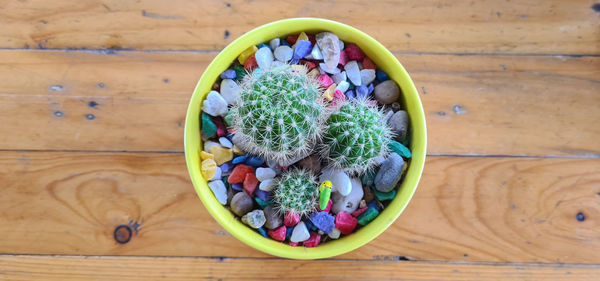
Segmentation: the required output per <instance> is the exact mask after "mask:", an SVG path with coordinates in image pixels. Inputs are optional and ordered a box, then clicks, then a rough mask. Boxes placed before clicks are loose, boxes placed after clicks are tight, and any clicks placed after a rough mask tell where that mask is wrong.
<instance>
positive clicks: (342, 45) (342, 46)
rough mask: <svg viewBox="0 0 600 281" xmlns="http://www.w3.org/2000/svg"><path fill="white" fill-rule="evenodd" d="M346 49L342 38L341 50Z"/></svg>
mask: <svg viewBox="0 0 600 281" xmlns="http://www.w3.org/2000/svg"><path fill="white" fill-rule="evenodd" d="M343 49H344V41H342V40H340V50H343Z"/></svg>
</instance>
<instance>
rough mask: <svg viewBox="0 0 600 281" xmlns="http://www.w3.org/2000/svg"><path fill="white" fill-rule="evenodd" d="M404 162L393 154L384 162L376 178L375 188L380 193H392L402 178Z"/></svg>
mask: <svg viewBox="0 0 600 281" xmlns="http://www.w3.org/2000/svg"><path fill="white" fill-rule="evenodd" d="M403 165H404V160H403V159H402V157H400V155H398V154H397V153H391V154H390V155H389V156H388V158H387V159H386V160H385V162H383V165H381V167H380V168H379V171H378V172H377V175H376V176H375V182H374V183H375V184H374V185H375V188H376V189H377V190H378V191H380V192H390V191H392V189H394V188H395V187H396V185H397V184H398V182H399V181H400V178H401V177H402V166H403Z"/></svg>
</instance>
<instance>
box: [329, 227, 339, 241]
mask: <svg viewBox="0 0 600 281" xmlns="http://www.w3.org/2000/svg"><path fill="white" fill-rule="evenodd" d="M340 234H341V232H340V230H339V229H337V228H334V229H333V230H332V231H331V232H329V234H328V235H327V236H329V238H331V239H338V238H340Z"/></svg>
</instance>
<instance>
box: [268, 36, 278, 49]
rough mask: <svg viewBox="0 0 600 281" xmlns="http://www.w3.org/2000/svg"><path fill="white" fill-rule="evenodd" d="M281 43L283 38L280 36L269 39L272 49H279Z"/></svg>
mask: <svg viewBox="0 0 600 281" xmlns="http://www.w3.org/2000/svg"><path fill="white" fill-rule="evenodd" d="M280 44H281V39H279V38H275V39H271V41H269V46H271V49H273V50H275V49H277V47H279V45H280Z"/></svg>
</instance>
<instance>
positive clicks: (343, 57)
mask: <svg viewBox="0 0 600 281" xmlns="http://www.w3.org/2000/svg"><path fill="white" fill-rule="evenodd" d="M348 61H349V59H348V55H346V52H344V51H341V52H340V61H339V63H338V64H339V65H341V66H346V64H347V63H348Z"/></svg>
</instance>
